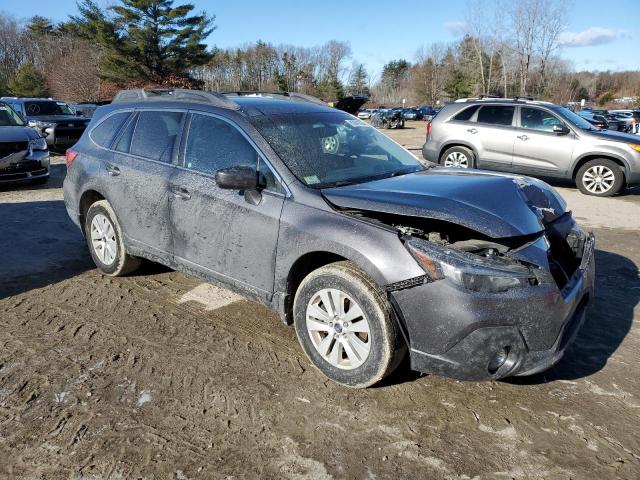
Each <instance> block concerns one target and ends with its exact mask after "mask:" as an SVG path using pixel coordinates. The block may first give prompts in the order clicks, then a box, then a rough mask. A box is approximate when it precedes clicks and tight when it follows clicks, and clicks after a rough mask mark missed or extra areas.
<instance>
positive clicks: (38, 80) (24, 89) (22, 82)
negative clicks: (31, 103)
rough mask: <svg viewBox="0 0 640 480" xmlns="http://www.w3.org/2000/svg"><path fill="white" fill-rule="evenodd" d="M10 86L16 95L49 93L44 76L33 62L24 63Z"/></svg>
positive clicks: (42, 94) (31, 95)
mask: <svg viewBox="0 0 640 480" xmlns="http://www.w3.org/2000/svg"><path fill="white" fill-rule="evenodd" d="M8 86H9V92H11V94H12V95H15V96H16V97H46V96H48V95H49V92H48V90H47V83H46V81H45V78H44V76H43V75H42V74H41V73H40V72H39V71H38V70H37V69H36V67H34V66H33V64H32V63H23V64H22V66H21V67H20V69H19V70H18V72H17V73H16V76H15V77H14V78H13V80H12V81H11V82H9V85H8Z"/></svg>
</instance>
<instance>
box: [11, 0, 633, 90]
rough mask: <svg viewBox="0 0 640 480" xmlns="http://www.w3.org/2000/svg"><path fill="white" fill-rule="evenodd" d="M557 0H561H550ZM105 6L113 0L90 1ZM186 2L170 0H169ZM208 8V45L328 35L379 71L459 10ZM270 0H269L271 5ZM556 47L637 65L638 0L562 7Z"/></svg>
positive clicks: (37, 6)
mask: <svg viewBox="0 0 640 480" xmlns="http://www.w3.org/2000/svg"><path fill="white" fill-rule="evenodd" d="M558 1H565V0H558ZM98 3H99V4H102V5H109V4H112V3H114V2H113V0H98ZM179 3H186V2H185V1H183V0H177V1H176V4H179ZM191 3H194V4H195V5H196V8H197V9H198V10H206V11H207V12H208V13H210V14H215V15H216V17H217V19H216V24H217V25H218V29H217V30H216V31H215V32H213V34H212V35H211V37H210V38H209V43H210V44H211V45H217V46H218V47H222V48H225V47H236V46H241V45H243V44H246V43H247V42H252V41H255V40H258V39H261V40H264V41H267V42H270V43H273V44H276V45H277V44H281V43H287V44H294V45H301V46H307V47H310V46H314V45H319V44H322V43H324V42H325V41H327V40H331V39H335V40H342V41H346V42H349V44H350V45H351V49H352V51H353V58H352V61H356V60H357V61H359V62H362V63H364V64H365V65H366V66H367V69H368V70H369V72H370V73H372V74H373V75H374V77H375V75H377V74H379V72H380V70H381V68H382V65H384V63H386V62H387V61H389V60H392V59H397V58H406V59H408V60H412V59H413V57H414V55H415V52H416V50H417V49H418V47H420V46H421V45H428V44H430V43H433V42H445V43H448V42H451V41H453V40H455V39H456V38H457V37H458V36H459V33H457V32H455V30H456V28H455V27H456V25H459V23H460V22H463V21H464V19H465V15H466V12H465V10H466V7H467V1H466V0H446V1H443V2H435V1H429V0H395V1H388V0H386V1H380V0H351V1H349V0H342V1H336V0H324V1H321V2H315V1H313V2H311V1H309V0H307V1H304V0H299V1H292V0H277V1H275V2H265V1H264V0H244V1H243V2H242V6H240V5H239V3H240V2H235V1H233V0H231V1H230V0H224V1H219V0H216V1H213V0H191ZM273 5H277V6H275V7H274V6H273ZM0 12H5V13H8V14H10V15H13V16H14V17H17V18H18V19H27V18H29V17H30V16H32V15H34V14H35V13H38V14H39V15H42V16H45V17H49V18H52V19H54V20H63V19H65V18H66V17H67V15H69V14H73V13H75V12H76V6H75V0H54V1H42V0H0ZM569 13H570V15H569V17H570V18H569V26H568V29H567V32H566V33H565V34H564V36H563V39H564V41H565V43H566V46H564V47H563V48H562V51H561V54H562V56H563V57H564V58H566V59H568V60H570V61H571V62H573V65H574V67H575V68H576V69H580V70H581V69H586V70H626V69H633V70H640V28H638V21H639V20H640V2H639V1H638V0H615V1H610V2H602V0H578V1H575V2H572V3H571V5H570V8H569Z"/></svg>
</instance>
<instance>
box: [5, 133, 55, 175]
mask: <svg viewBox="0 0 640 480" xmlns="http://www.w3.org/2000/svg"><path fill="white" fill-rule="evenodd" d="M25 129H26V128H25ZM49 163H50V160H49V151H48V148H47V143H46V141H45V139H44V138H41V137H36V138H32V139H30V140H24V141H22V139H20V140H19V141H2V139H1V138H0V183H17V182H21V181H31V180H34V179H38V178H46V177H47V176H48V175H49Z"/></svg>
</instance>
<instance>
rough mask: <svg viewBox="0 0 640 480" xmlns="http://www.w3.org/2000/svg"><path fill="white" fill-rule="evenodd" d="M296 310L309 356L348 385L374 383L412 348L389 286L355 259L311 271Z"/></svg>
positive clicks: (297, 326) (300, 336) (300, 290)
mask: <svg viewBox="0 0 640 480" xmlns="http://www.w3.org/2000/svg"><path fill="white" fill-rule="evenodd" d="M325 302H326V304H328V306H327V305H326V304H325ZM293 312H294V323H295V329H296V334H297V336H298V341H299V342H300V345H301V346H302V348H303V350H304V352H305V353H306V355H307V357H308V358H309V359H310V360H311V362H312V363H313V364H314V365H315V366H316V367H317V368H318V370H320V371H321V372H322V373H323V374H324V375H326V376H327V377H328V378H330V379H331V380H333V381H334V382H337V383H340V384H342V385H346V386H349V387H354V388H365V387H369V386H371V385H373V384H375V383H377V382H379V381H380V380H382V379H383V378H385V377H386V376H387V375H389V374H390V373H391V372H393V370H394V369H395V368H396V367H397V366H398V365H399V363H400V361H401V360H402V358H403V357H404V354H405V353H406V345H405V343H404V340H403V338H402V334H401V332H400V330H399V327H398V325H397V323H396V321H395V320H394V318H393V316H392V309H391V305H390V304H389V301H388V300H387V298H386V295H385V292H384V291H383V290H381V289H380V287H378V286H377V285H376V283H375V282H374V281H373V280H372V279H371V278H370V277H369V276H368V275H367V274H366V273H365V272H363V271H362V270H361V269H360V268H358V267H357V266H356V265H355V264H354V263H352V262H337V263H333V264H330V265H327V266H325V267H322V268H319V269H318V270H315V271H314V272H312V273H310V274H309V275H308V276H307V277H306V278H305V279H304V280H303V281H302V283H301V284H300V287H299V288H298V291H297V293H296V297H295V301H294V306H293Z"/></svg>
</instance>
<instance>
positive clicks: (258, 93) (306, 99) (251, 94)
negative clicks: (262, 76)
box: [222, 90, 327, 107]
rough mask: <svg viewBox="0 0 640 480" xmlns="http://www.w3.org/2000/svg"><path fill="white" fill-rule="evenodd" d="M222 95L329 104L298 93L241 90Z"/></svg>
mask: <svg viewBox="0 0 640 480" xmlns="http://www.w3.org/2000/svg"><path fill="white" fill-rule="evenodd" d="M222 94H223V95H230V96H233V95H235V96H238V97H264V96H272V95H278V96H281V97H286V98H289V99H291V100H299V101H301V102H308V103H315V104H316V105H323V106H325V107H326V106H327V104H326V103H325V102H323V101H322V100H320V99H319V98H318V97H314V96H312V95H307V94H305V93H298V92H286V91H281V92H261V91H255V90H240V91H232V92H222Z"/></svg>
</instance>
